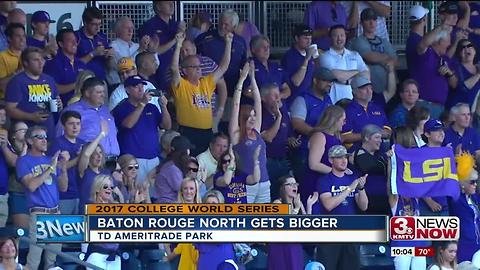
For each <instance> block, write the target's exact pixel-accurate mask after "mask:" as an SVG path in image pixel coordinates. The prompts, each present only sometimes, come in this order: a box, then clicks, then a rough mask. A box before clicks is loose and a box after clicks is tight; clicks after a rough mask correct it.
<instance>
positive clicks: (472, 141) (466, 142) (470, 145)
mask: <svg viewBox="0 0 480 270" xmlns="http://www.w3.org/2000/svg"><path fill="white" fill-rule="evenodd" d="M449 143H451V146H452V149H456V148H457V146H458V145H459V144H461V145H462V150H463V151H468V152H470V154H472V155H473V156H475V152H476V151H477V150H480V138H479V134H478V132H477V130H476V129H474V128H471V127H468V128H466V129H465V131H464V132H463V135H460V133H458V132H456V131H455V130H454V129H453V128H452V126H450V127H448V128H447V129H446V130H445V138H444V139H443V144H442V145H443V146H446V145H447V144H449Z"/></svg>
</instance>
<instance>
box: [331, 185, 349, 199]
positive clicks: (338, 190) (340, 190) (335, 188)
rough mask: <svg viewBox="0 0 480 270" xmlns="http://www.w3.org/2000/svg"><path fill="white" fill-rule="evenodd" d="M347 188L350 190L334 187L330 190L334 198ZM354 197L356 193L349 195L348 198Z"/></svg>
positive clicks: (343, 187) (344, 187)
mask: <svg viewBox="0 0 480 270" xmlns="http://www.w3.org/2000/svg"><path fill="white" fill-rule="evenodd" d="M347 188H348V186H332V187H331V189H330V192H331V193H332V196H337V195H338V194H340V193H342V192H343V191H344V190H346V189H347ZM354 196H355V193H354V192H350V194H348V197H354Z"/></svg>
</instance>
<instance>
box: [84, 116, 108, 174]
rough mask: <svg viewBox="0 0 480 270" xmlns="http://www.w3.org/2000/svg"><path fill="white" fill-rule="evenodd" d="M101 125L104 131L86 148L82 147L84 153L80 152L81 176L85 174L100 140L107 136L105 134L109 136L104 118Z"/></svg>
mask: <svg viewBox="0 0 480 270" xmlns="http://www.w3.org/2000/svg"><path fill="white" fill-rule="evenodd" d="M100 126H101V128H102V129H101V130H102V131H101V132H100V133H99V134H98V136H97V137H96V138H95V140H93V141H92V142H91V143H90V144H88V146H86V147H85V149H82V153H81V154H80V158H79V159H78V174H79V175H80V177H83V174H84V173H85V170H86V169H87V167H88V163H89V161H90V156H92V154H93V152H94V151H95V149H96V148H97V146H98V144H99V143H100V141H101V140H102V139H103V138H105V136H107V133H108V123H107V122H106V121H105V120H102V122H100Z"/></svg>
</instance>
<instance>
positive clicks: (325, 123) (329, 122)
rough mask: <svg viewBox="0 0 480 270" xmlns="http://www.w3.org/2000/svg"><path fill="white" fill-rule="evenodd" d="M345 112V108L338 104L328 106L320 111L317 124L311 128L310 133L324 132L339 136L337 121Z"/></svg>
mask: <svg viewBox="0 0 480 270" xmlns="http://www.w3.org/2000/svg"><path fill="white" fill-rule="evenodd" d="M344 114H345V110H344V109H343V108H342V107H340V106H338V105H332V106H328V107H327V108H326V109H325V110H324V111H323V113H322V116H321V117H320V120H318V123H317V125H316V126H315V127H314V128H313V130H312V132H311V133H312V134H313V133H315V132H326V133H330V134H333V135H335V136H336V137H338V138H340V131H341V130H336V129H335V128H336V126H337V122H338V120H339V119H340V118H341V117H342V115H344Z"/></svg>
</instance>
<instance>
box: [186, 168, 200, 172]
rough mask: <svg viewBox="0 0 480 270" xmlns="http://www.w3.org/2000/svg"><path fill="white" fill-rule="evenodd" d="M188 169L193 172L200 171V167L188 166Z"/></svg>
mask: <svg viewBox="0 0 480 270" xmlns="http://www.w3.org/2000/svg"><path fill="white" fill-rule="evenodd" d="M188 170H189V171H191V172H198V168H188Z"/></svg>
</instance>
